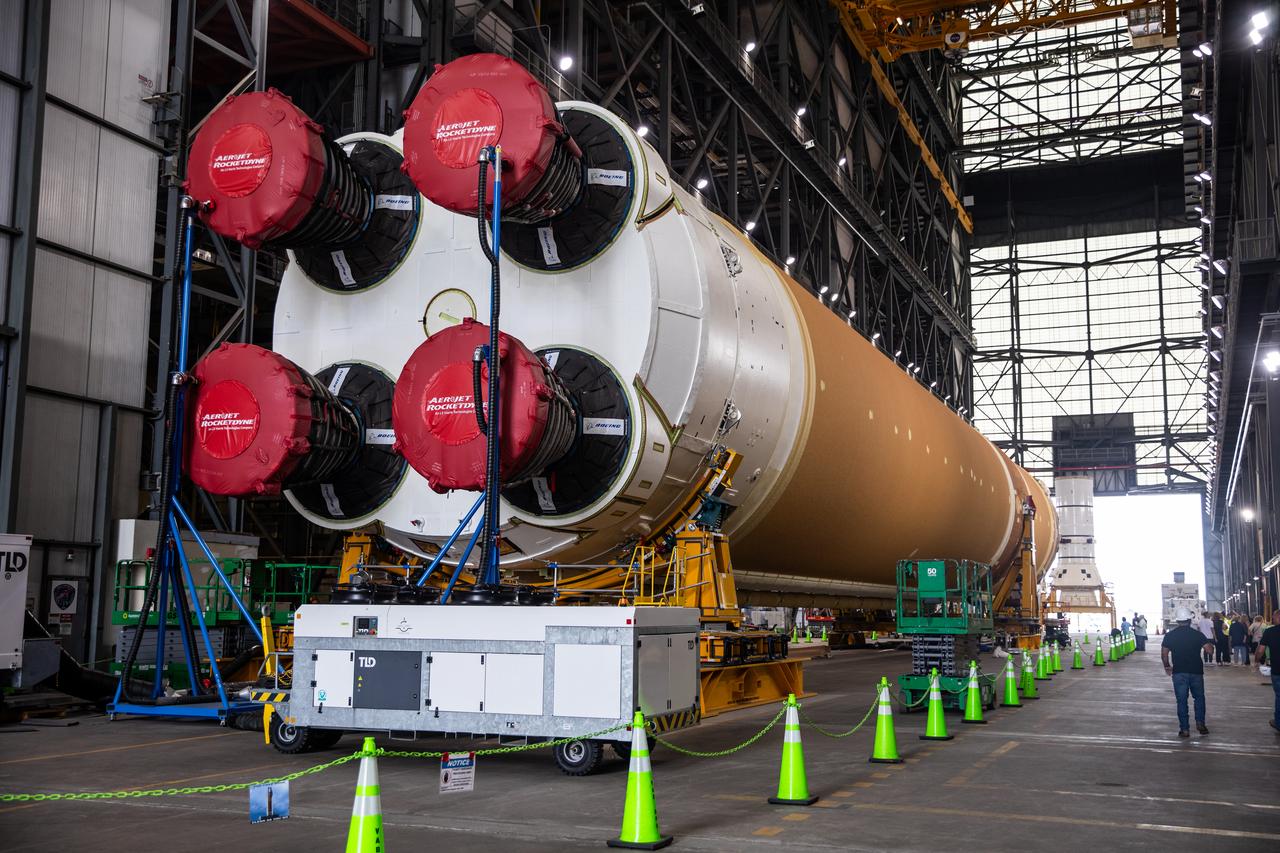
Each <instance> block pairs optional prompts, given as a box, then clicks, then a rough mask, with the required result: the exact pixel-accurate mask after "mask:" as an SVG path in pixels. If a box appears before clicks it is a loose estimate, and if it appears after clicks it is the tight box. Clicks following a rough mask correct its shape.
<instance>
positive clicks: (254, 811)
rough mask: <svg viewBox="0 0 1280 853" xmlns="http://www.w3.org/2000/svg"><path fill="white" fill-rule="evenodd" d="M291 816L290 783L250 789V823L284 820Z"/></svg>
mask: <svg viewBox="0 0 1280 853" xmlns="http://www.w3.org/2000/svg"><path fill="white" fill-rule="evenodd" d="M288 816H289V782H288V780H285V781H284V782H270V783H267V784H265V785H254V786H253V787H251V788H250V789H249V822H250V823H262V822H264V821H268V820H284V819H285V818H287V817H288Z"/></svg>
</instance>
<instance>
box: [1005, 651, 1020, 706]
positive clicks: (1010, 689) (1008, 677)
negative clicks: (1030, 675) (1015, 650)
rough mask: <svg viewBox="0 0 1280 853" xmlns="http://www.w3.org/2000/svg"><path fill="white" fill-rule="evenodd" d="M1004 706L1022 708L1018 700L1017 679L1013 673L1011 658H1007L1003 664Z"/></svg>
mask: <svg viewBox="0 0 1280 853" xmlns="http://www.w3.org/2000/svg"><path fill="white" fill-rule="evenodd" d="M1004 706H1005V707H1006V708H1021V707H1022V702H1021V701H1020V700H1019V699H1018V677H1017V675H1015V674H1014V671H1013V658H1009V659H1008V660H1007V661H1005V664H1004Z"/></svg>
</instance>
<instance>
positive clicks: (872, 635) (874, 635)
mask: <svg viewBox="0 0 1280 853" xmlns="http://www.w3.org/2000/svg"><path fill="white" fill-rule="evenodd" d="M875 639H876V632H875V631H872V632H871V641H872V642H875Z"/></svg>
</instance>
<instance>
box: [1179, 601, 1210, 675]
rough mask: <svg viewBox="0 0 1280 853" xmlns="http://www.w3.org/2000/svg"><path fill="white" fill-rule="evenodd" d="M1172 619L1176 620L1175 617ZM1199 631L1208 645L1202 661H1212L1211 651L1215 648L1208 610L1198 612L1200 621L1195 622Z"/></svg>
mask: <svg viewBox="0 0 1280 853" xmlns="http://www.w3.org/2000/svg"><path fill="white" fill-rule="evenodd" d="M1173 621H1175V622H1177V621H1178V620H1177V619H1174V620H1173ZM1197 627H1198V628H1199V629H1200V633H1201V634H1203V635H1204V638H1205V639H1206V640H1208V641H1209V646H1208V648H1206V649H1205V650H1204V662H1205V663H1213V652H1214V650H1215V649H1216V648H1217V647H1216V646H1215V645H1214V643H1213V620H1212V619H1210V618H1209V611H1207V610H1206V611H1205V612H1203V613H1201V614H1200V621H1199V623H1197Z"/></svg>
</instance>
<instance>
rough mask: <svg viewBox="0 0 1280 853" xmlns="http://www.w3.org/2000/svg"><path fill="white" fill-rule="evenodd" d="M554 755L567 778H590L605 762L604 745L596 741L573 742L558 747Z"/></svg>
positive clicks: (557, 764) (554, 750) (553, 751)
mask: <svg viewBox="0 0 1280 853" xmlns="http://www.w3.org/2000/svg"><path fill="white" fill-rule="evenodd" d="M552 753H553V754H554V756H555V759H556V766H557V767H559V768H560V770H561V772H563V773H564V774H565V775H566V776H590V775H591V774H592V773H594V772H596V770H598V769H599V767H600V762H601V761H603V760H604V745H603V744H601V743H600V742H599V741H595V740H571V741H569V742H568V743H562V744H560V745H559V746H556V747H555V748H554V749H553V750H552Z"/></svg>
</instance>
